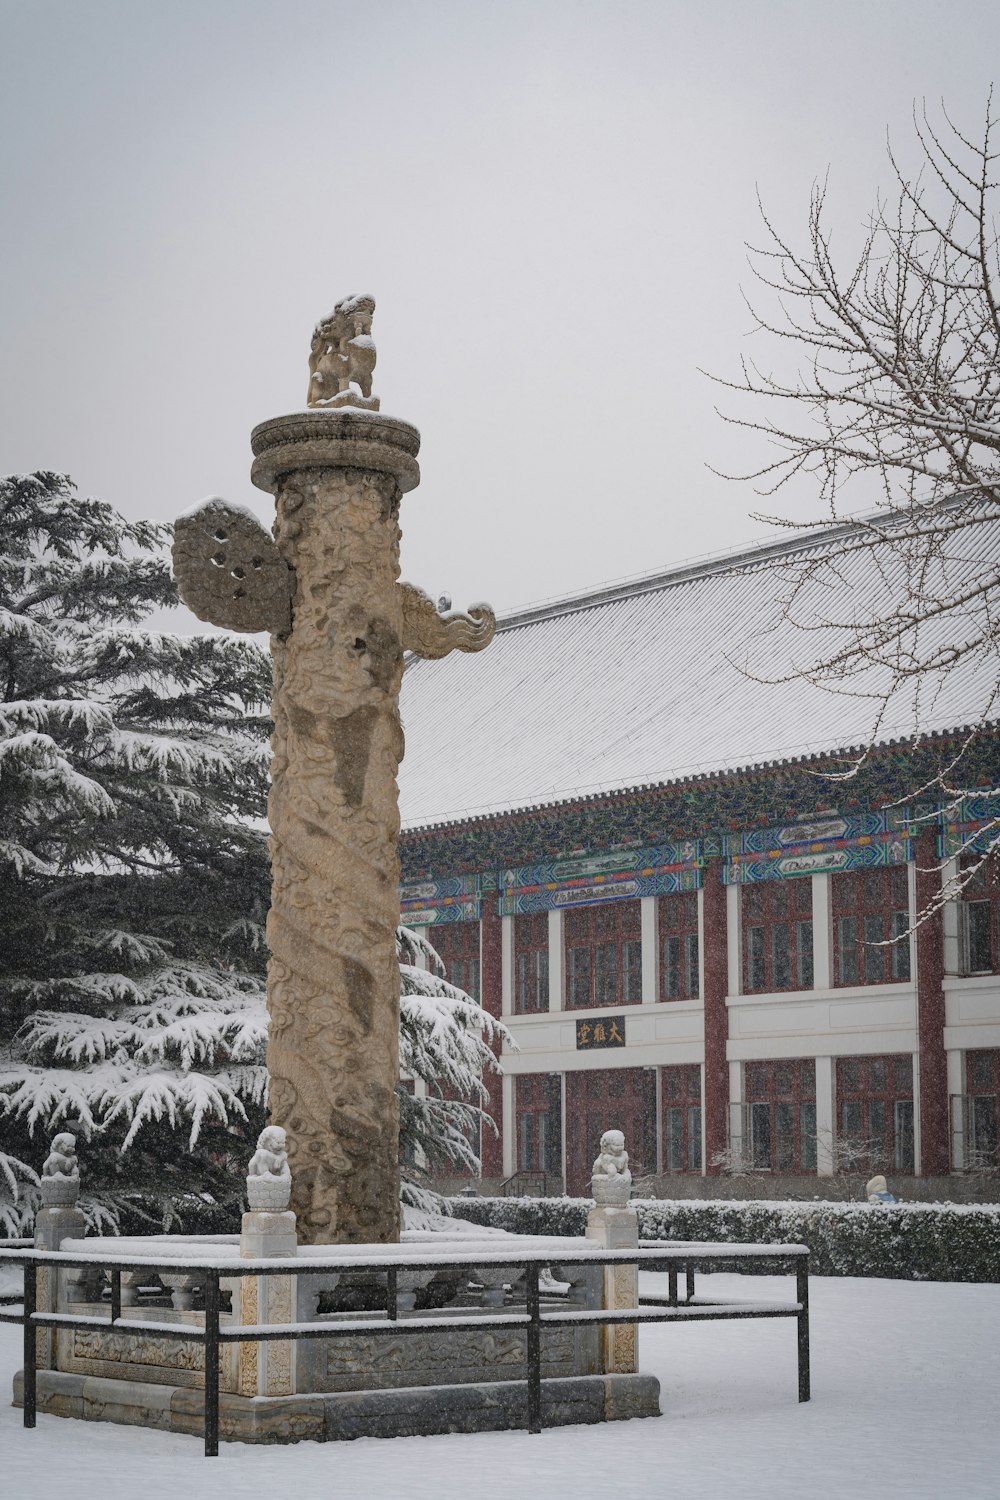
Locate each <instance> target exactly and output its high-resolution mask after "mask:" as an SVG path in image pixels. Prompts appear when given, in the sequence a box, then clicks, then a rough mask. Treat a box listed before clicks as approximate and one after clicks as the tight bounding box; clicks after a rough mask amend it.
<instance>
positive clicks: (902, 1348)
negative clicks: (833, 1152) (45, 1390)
mask: <svg viewBox="0 0 1000 1500" xmlns="http://www.w3.org/2000/svg"><path fill="white" fill-rule="evenodd" d="M643 1279H644V1281H645V1282H647V1283H648V1284H649V1285H650V1286H652V1285H653V1284H654V1283H656V1284H658V1283H661V1282H663V1281H665V1278H662V1277H654V1276H649V1277H648V1278H647V1277H644V1278H643ZM709 1286H712V1287H713V1288H716V1289H719V1290H723V1291H725V1292H726V1293H727V1294H728V1295H731V1296H743V1297H750V1296H752V1297H754V1298H764V1297H779V1298H781V1299H782V1300H784V1299H786V1298H788V1297H790V1296H791V1282H790V1281H788V1280H786V1279H784V1278H780V1277H775V1278H766V1279H765V1278H762V1277H761V1278H758V1277H755V1278H753V1279H752V1280H750V1279H743V1278H740V1277H737V1276H716V1277H705V1278H699V1287H698V1289H699V1292H702V1291H703V1290H705V1291H707V1289H708V1287H709ZM811 1311H812V1347H813V1359H812V1371H813V1399H812V1402H811V1403H810V1404H809V1405H807V1406H799V1405H798V1403H797V1401H796V1383H795V1324H794V1321H792V1320H788V1321H785V1320H782V1321H780V1322H773V1323H771V1322H758V1323H744V1324H738V1323H730V1324H726V1323H708V1324H702V1325H697V1324H686V1325H685V1324H680V1325H676V1326H673V1327H669V1328H653V1329H649V1328H646V1329H643V1330H642V1332H641V1339H640V1348H641V1363H642V1367H643V1369H645V1370H649V1371H651V1372H652V1373H654V1374H656V1375H657V1376H658V1377H659V1379H660V1382H661V1387H662V1398H661V1399H662V1406H663V1411H664V1416H663V1417H662V1418H660V1419H659V1420H658V1421H657V1420H645V1421H636V1422H627V1423H624V1422H623V1423H618V1424H615V1425H614V1426H600V1427H563V1428H559V1429H556V1430H553V1431H550V1432H544V1433H542V1434H541V1435H540V1436H538V1437H529V1436H528V1435H527V1434H526V1433H522V1432H508V1433H484V1434H482V1435H480V1436H475V1435H469V1436H457V1437H430V1438H399V1439H396V1440H394V1441H377V1440H371V1441H363V1442H356V1443H329V1444H313V1443H299V1444H297V1445H295V1446H293V1447H287V1448H252V1447H247V1446H244V1445H242V1444H238V1443H232V1444H223V1446H222V1452H221V1455H220V1457H219V1458H217V1459H206V1458H203V1457H202V1456H201V1451H200V1441H199V1440H197V1439H195V1438H185V1437H174V1436H170V1435H167V1434H164V1433H156V1432H144V1431H142V1430H140V1429H137V1428H131V1427H127V1428H126V1427H113V1426H110V1425H106V1424H104V1423H84V1422H74V1421H67V1420H65V1419H62V1418H58V1417H46V1416H41V1417H39V1419H38V1427H37V1428H36V1430H35V1431H34V1432H25V1431H24V1430H23V1429H22V1427H21V1425H20V1424H21V1413H20V1412H19V1411H15V1410H13V1408H11V1407H8V1406H0V1493H2V1494H3V1495H4V1496H5V1497H6V1496H9V1497H10V1500H27V1497H30V1496H31V1495H32V1494H33V1493H35V1492H36V1490H37V1489H40V1488H44V1490H45V1491H46V1492H53V1491H54V1492H56V1493H60V1492H64V1493H66V1494H67V1495H72V1496H73V1497H74V1500H119V1497H122V1500H124V1497H126V1496H128V1497H131V1496H139V1497H141V1500H178V1497H179V1496H182V1497H183V1500H208V1497H210V1496H211V1497H223V1500H244V1497H249V1496H255V1497H256V1496H259V1495H261V1494H268V1493H271V1494H277V1495H281V1496H288V1497H289V1500H320V1497H322V1500H331V1497H334V1496H338V1495H346V1496H354V1497H358V1500H369V1497H371V1500H383V1497H384V1500H399V1497H403V1500H452V1497H454V1500H459V1497H461V1500H469V1497H470V1496H475V1495H477V1494H478V1495H483V1496H488V1497H489V1500H548V1497H560V1500H561V1497H563V1496H566V1497H569V1496H573V1495H580V1496H595V1497H596V1496H601V1497H604V1496H612V1497H614V1500H618V1497H626V1500H631V1497H636V1500H638V1497H640V1496H641V1497H643V1500H659V1497H661V1496H662V1497H664V1500H716V1497H725V1500H786V1497H787V1500H792V1497H794V1500H802V1497H803V1496H806V1497H808V1500H866V1497H873V1500H874V1497H876V1496H878V1497H879V1500H894V1497H897V1496H898V1497H904V1496H905V1497H906V1500H914V1497H921V1500H922V1497H928V1500H932V1497H933V1500H938V1497H946V1496H947V1497H962V1500H980V1497H982V1500H986V1497H989V1500H995V1497H996V1496H997V1495H998V1494H1000V1424H998V1421H997V1405H996V1398H997V1375H998V1368H1000V1364H998V1356H1000V1286H966V1285H942V1284H926V1283H923V1284H922V1283H914V1282H905V1281H861V1280H846V1279H845V1280H835V1279H829V1278H816V1279H814V1280H813V1281H812V1283H811ZM19 1348H20V1329H19V1328H13V1327H10V1326H9V1325H0V1389H2V1390H3V1391H9V1390H10V1380H11V1377H12V1375H13V1372H14V1370H15V1368H16V1367H17V1365H18V1363H19V1360H18V1353H19Z"/></svg>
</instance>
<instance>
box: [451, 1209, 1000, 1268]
mask: <svg viewBox="0 0 1000 1500" xmlns="http://www.w3.org/2000/svg"><path fill="white" fill-rule="evenodd" d="M450 1206H451V1208H452V1209H453V1212H454V1214H455V1216H456V1217H457V1218H462V1219H467V1220H469V1221H470V1222H471V1223H473V1224H484V1225H489V1226H490V1227H491V1228H494V1229H507V1230H509V1231H510V1232H511V1233H513V1234H557V1235H562V1234H566V1235H578V1234H583V1232H584V1230H585V1228H586V1223H587V1211H588V1209H589V1208H590V1207H591V1203H590V1200H589V1199H587V1198H454V1199H451V1200H450ZM632 1207H633V1208H635V1209H637V1210H638V1214H639V1233H640V1235H641V1236H642V1238H643V1239H674V1240H702V1241H714V1242H715V1243H719V1242H723V1243H736V1244H739V1243H752V1244H780V1243H785V1244H789V1243H795V1244H803V1245H808V1246H809V1249H810V1251H811V1257H810V1269H811V1271H812V1272H813V1274H814V1275H817V1276H885V1277H890V1278H893V1279H895V1280H899V1281H1000V1207H997V1206H994V1205H990V1206H977V1207H972V1206H968V1205H966V1204H948V1203H945V1204H940V1203H934V1204H929V1203H899V1204H894V1205H889V1204H884V1205H881V1206H879V1207H877V1208H875V1207H869V1205H868V1204H866V1203H829V1202H823V1203H767V1202H753V1203H740V1202H733V1201H730V1200H724V1201H704V1200H697V1201H695V1200H691V1199H683V1200H668V1199H662V1198H649V1199H634V1200H633V1203H632Z"/></svg>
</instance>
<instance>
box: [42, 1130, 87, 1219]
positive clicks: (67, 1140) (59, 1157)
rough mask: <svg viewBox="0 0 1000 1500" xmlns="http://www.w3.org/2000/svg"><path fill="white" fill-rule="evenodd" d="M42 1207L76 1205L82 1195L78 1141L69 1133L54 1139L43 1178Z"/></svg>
mask: <svg viewBox="0 0 1000 1500" xmlns="http://www.w3.org/2000/svg"><path fill="white" fill-rule="evenodd" d="M41 1189H42V1207H43V1208H52V1207H54V1206H56V1205H57V1204H66V1203H75V1202H76V1200H77V1197H78V1196H79V1193H80V1168H79V1165H78V1163H77V1160H76V1140H75V1139H74V1137H73V1136H71V1135H70V1134H69V1133H68V1132H67V1131H64V1132H63V1133H62V1134H61V1135H57V1136H55V1137H54V1138H53V1141H52V1145H51V1146H50V1148H49V1154H48V1156H47V1157H46V1158H45V1165H44V1166H43V1167H42V1177H41Z"/></svg>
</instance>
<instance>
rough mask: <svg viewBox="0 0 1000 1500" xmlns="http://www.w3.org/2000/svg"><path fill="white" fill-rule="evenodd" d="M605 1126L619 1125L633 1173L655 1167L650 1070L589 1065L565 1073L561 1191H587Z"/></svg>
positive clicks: (584, 1195)
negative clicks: (590, 1067)
mask: <svg viewBox="0 0 1000 1500" xmlns="http://www.w3.org/2000/svg"><path fill="white" fill-rule="evenodd" d="M606 1130H621V1131H622V1132H623V1133H624V1135H625V1149H626V1150H627V1151H628V1154H629V1165H630V1167H631V1169H632V1176H633V1177H641V1176H642V1175H643V1174H644V1173H646V1172H655V1171H656V1070H655V1069H654V1068H595V1069H593V1071H587V1072H582V1071H581V1072H573V1073H567V1074H566V1191H567V1192H568V1193H570V1194H571V1195H572V1196H574V1197H578V1198H589V1197H590V1174H591V1171H592V1169H593V1166H594V1161H595V1160H596V1158H597V1154H598V1152H599V1150H600V1146H601V1136H602V1135H603V1134H604V1132H605V1131H606Z"/></svg>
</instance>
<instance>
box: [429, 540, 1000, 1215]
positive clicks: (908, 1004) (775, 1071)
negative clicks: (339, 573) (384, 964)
mask: <svg viewBox="0 0 1000 1500" xmlns="http://www.w3.org/2000/svg"><path fill="white" fill-rule="evenodd" d="M841 535H842V534H841V533H839V532H837V531H835V530H831V531H830V532H828V533H825V534H823V535H822V536H821V537H820V538H817V537H816V535H815V534H813V535H812V536H811V537H810V538H809V539H808V541H806V542H802V541H800V540H793V541H791V542H783V543H780V544H778V545H767V546H762V547H758V548H755V549H750V550H748V551H746V552H744V553H742V554H740V555H730V556H727V557H725V558H722V559H715V560H710V561H707V562H704V563H699V564H696V565H694V566H688V567H683V568H677V569H675V570H673V571H670V572H665V573H660V574H656V575H653V576H650V577H647V578H642V579H639V580H634V581H630V582H628V583H624V584H621V585H618V586H614V587H608V588H603V589H600V590H597V591H594V592H592V593H589V594H584V595H580V596H577V597H574V598H569V599H562V600H559V601H556V602H553V603H548V604H544V605H541V606H539V607H536V608H531V609H526V610H523V611H521V612H519V613H517V614H514V615H510V616H508V617H507V618H506V619H502V620H501V621H500V623H499V626H498V632H497V637H496V640H495V642H494V644H493V645H492V647H491V648H490V649H489V651H488V652H486V653H485V654H484V655H483V656H481V657H479V658H478V659H476V660H475V662H470V661H469V660H468V659H467V658H464V657H461V656H452V657H449V658H447V659H446V660H443V661H424V660H420V661H417V660H414V661H413V662H411V663H410V664H409V667H408V670H407V672H406V676H405V680H404V685H403V699H402V707H403V717H404V724H405V727H406V734H407V756H406V760H405V761H404V763H403V768H402V774H401V798H402V810H403V819H404V834H403V842H402V853H403V871H404V885H403V888H402V893H401V907H402V913H403V920H404V921H405V922H406V923H407V924H408V925H411V926H415V927H418V928H420V929H422V930H424V931H425V932H426V934H427V936H428V937H429V938H430V939H431V941H432V942H433V943H434V945H435V947H436V948H437V950H438V951H439V952H440V954H441V955H442V957H443V959H444V961H445V964H446V966H447V970H448V973H449V976H450V977H451V978H452V979H453V981H454V982H455V983H456V984H458V985H460V986H462V987H463V988H464V989H466V990H468V991H469V992H470V993H472V994H474V995H475V996H476V997H477V998H479V999H481V1000H482V1002H483V1004H484V1005H485V1006H486V1007H487V1008H488V1009H489V1010H491V1011H492V1012H493V1013H494V1014H497V1015H502V1016H503V1018H504V1020H505V1021H506V1022H507V1024H508V1026H509V1027H510V1030H511V1031H512V1033H513V1034H514V1036H515V1038H516V1040H517V1046H518V1050H517V1051H516V1052H513V1051H511V1052H505V1053H504V1055H503V1057H502V1066H503V1079H502V1083H499V1084H494V1086H493V1089H492V1093H493V1099H492V1103H491V1109H492V1111H493V1113H494V1116H495V1119H496V1122H497V1124H498V1127H499V1136H498V1138H497V1139H496V1140H494V1139H493V1138H492V1137H491V1136H490V1134H489V1133H485V1132H484V1139H483V1178H484V1185H485V1186H486V1187H488V1188H491V1189H495V1188H496V1187H497V1186H498V1185H499V1184H500V1183H501V1182H504V1181H507V1180H509V1179H516V1181H515V1183H514V1186H515V1187H517V1186H525V1187H527V1186H530V1185H531V1184H532V1183H533V1182H537V1183H538V1184H539V1185H540V1184H541V1175H540V1174H543V1173H544V1174H546V1187H547V1188H548V1189H549V1190H550V1191H551V1190H553V1189H555V1190H559V1189H560V1188H561V1186H562V1185H563V1184H564V1185H565V1188H566V1190H567V1191H569V1192H571V1193H572V1192H581V1191H585V1190H586V1184H587V1181H588V1178H589V1171H590V1165H591V1162H592V1161H593V1159H594V1156H595V1154H596V1149H597V1142H598V1140H599V1137H600V1134H601V1132H602V1131H603V1130H604V1129H606V1128H608V1127H610V1126H618V1127H620V1128H622V1129H623V1130H624V1131H625V1133H626V1136H627V1138H628V1143H629V1149H630V1151H631V1153H632V1158H633V1164H634V1166H636V1167H637V1175H640V1174H642V1173H643V1172H645V1173H647V1174H649V1175H654V1174H655V1175H656V1176H658V1177H660V1178H662V1179H671V1181H670V1182H664V1183H661V1184H660V1185H661V1187H668V1188H669V1190H671V1191H673V1192H682V1193H683V1192H699V1191H706V1190H708V1189H709V1187H710V1188H711V1190H712V1191H716V1190H717V1189H718V1187H719V1184H718V1182H717V1181H716V1182H714V1183H712V1184H707V1183H704V1182H700V1179H702V1178H704V1177H713V1176H715V1177H717V1175H718V1174H719V1173H722V1172H726V1171H727V1170H732V1169H734V1168H736V1169H744V1168H750V1169H752V1170H754V1171H757V1172H763V1173H770V1174H772V1176H774V1177H779V1176H785V1175H795V1176H798V1177H800V1178H801V1177H802V1176H818V1177H819V1178H823V1177H831V1176H833V1175H835V1174H836V1173H838V1172H839V1171H841V1170H844V1169H850V1170H860V1171H868V1170H869V1169H870V1170H871V1171H873V1172H874V1171H875V1170H879V1171H886V1172H888V1173H889V1174H890V1175H899V1174H913V1175H915V1176H918V1177H923V1178H933V1177H940V1176H941V1175H943V1174H947V1173H949V1172H951V1171H960V1170H963V1169H965V1168H968V1167H970V1166H984V1165H989V1164H991V1163H992V1164H993V1165H996V1160H997V1101H998V1092H1000V898H998V885H997V883H996V880H995V879H994V877H993V872H992V871H991V870H990V869H989V868H985V869H983V870H982V871H980V872H979V873H978V874H977V875H976V877H975V879H974V881H973V882H972V883H971V884H970V885H969V886H967V887H966V888H965V889H964V891H963V892H962V893H961V899H956V900H951V901H948V902H947V903H945V905H944V906H943V908H942V909H941V910H940V911H937V912H935V913H934V914H932V915H930V916H929V917H927V918H926V920H923V921H921V922H920V923H919V924H918V925H917V926H916V927H915V928H914V927H913V923H914V917H915V914H916V913H917V912H920V911H924V910H925V909H926V908H927V906H928V903H929V902H930V901H931V900H932V897H933V896H934V893H935V891H937V890H940V888H941V883H942V879H943V878H945V879H946V878H947V877H948V875H949V874H950V873H952V872H953V871H954V870H955V869H956V868H958V864H959V861H960V859H964V860H968V859H969V858H970V856H973V855H974V851H975V849H976V847H977V844H976V840H977V837H978V839H979V842H980V844H982V842H983V840H984V839H985V838H986V837H987V827H988V820H989V819H990V817H991V816H993V815H995V814H996V813H997V811H1000V804H998V803H997V802H996V801H995V800H994V801H993V802H991V800H990V798H989V797H988V796H986V795H980V796H976V795H971V796H968V797H966V798H965V799H964V800H963V801H962V802H961V803H960V804H959V805H957V806H956V805H951V806H946V805H945V803H944V800H943V798H942V797H941V795H940V794H937V793H935V794H933V795H931V794H928V793H927V792H922V791H921V789H922V788H926V787H927V786H928V784H931V783H932V782H933V777H934V775H935V773H936V772H937V771H938V770H939V769H940V768H941V767H942V766H943V765H946V764H947V763H948V762H949V761H950V759H951V758H952V757H953V756H954V754H955V752H956V750H957V749H958V747H959V745H960V744H961V743H963V742H964V740H965V737H966V736H965V732H964V730H963V725H964V724H965V723H966V722H967V720H968V719H969V718H971V717H973V716H974V715H975V714H977V713H978V711H979V708H980V705H981V703H982V701H983V692H982V687H983V680H982V669H977V668H975V667H973V666H969V667H967V668H964V669H962V670H955V671H953V672H951V673H950V674H948V675H947V676H945V677H943V678H942V680H941V681H940V682H939V683H935V684H934V687H935V691H934V692H933V693H926V694H925V696H924V697H923V698H919V697H914V698H913V699H912V700H910V701H908V702H906V703H902V702H900V703H899V704H897V706H896V707H895V709H894V714H895V717H894V718H892V719H886V720H885V721H884V723H883V725H882V729H881V732H880V737H879V743H878V745H877V747H876V748H875V750H874V752H873V753H872V754H871V755H870V757H869V758H868V760H867V761H866V763H865V764H864V765H863V767H862V768H861V770H860V771H858V773H857V774H856V775H855V776H853V777H851V778H850V779H848V780H831V779H830V776H829V774H824V773H830V772H836V771H837V770H842V769H843V766H844V764H845V763H846V761H847V760H848V759H849V754H850V750H851V747H852V746H854V747H856V746H858V745H863V744H864V743H865V741H866V737H867V735H868V733H869V731H870V725H871V712H872V710H871V704H870V702H869V701H867V700H863V699H856V698H853V697H849V696H848V697H843V696H837V695H834V694H831V693H829V692H827V691H823V690H821V689H820V688H817V687H815V686H812V685H811V684H809V683H808V682H806V681H805V680H803V679H802V678H800V677H795V678H793V679H792V680H785V681H776V680H774V679H777V678H779V677H787V675H788V671H789V662H790V661H792V660H793V659H794V658H796V657H798V658H805V656H806V653H807V651H808V650H810V649H813V648H812V647H811V644H810V642H809V641H806V640H804V639H803V637H802V635H801V634H799V633H798V632H797V631H796V630H795V629H794V627H793V626H792V625H790V624H789V622H788V618H787V611H785V610H784V609H783V608H782V607H781V597H782V595H781V587H780V580H781V578H782V577H783V576H784V572H785V570H786V569H787V568H789V567H793V566H795V565H796V564H797V563H799V562H801V560H802V558H803V557H804V556H806V555H807V553H808V555H814V554H815V553H816V552H817V551H818V550H821V549H822V548H824V547H827V548H834V547H836V545H837V542H838V537H840V536H841ZM982 542H983V537H982V536H979V537H978V539H977V544H978V545H980V546H981V545H982ZM987 544H988V545H989V546H990V547H991V548H996V551H997V553H998V555H1000V527H998V528H995V529H994V531H993V533H990V534H989V535H988V536H987ZM866 569H868V563H867V562H866V561H865V560H864V559H861V560H859V559H855V560H853V561H851V560H848V561H847V562H845V564H844V565H843V566H842V568H841V577H842V581H843V588H844V590H845V591H846V592H851V591H852V590H856V591H857V592H858V593H859V594H863V593H864V592H865V591H867V590H868V589H870V588H871V587H875V586H877V582H875V581H873V577H872V574H871V571H870V569H868V571H866ZM852 570H853V572H852ZM801 602H802V600H801V599H800V603H801ZM813 602H814V605H815V607H816V609H817V610H819V609H820V604H819V602H817V601H816V600H814V601H813ZM806 603H807V604H808V597H807V596H806ZM748 652H749V666H747V665H745V664H744V658H745V657H747V655H748ZM995 671H996V668H995V663H994V665H993V672H994V677H995ZM960 774H961V776H962V779H963V784H964V785H966V786H971V787H981V788H983V789H984V791H985V789H988V788H991V787H992V788H995V787H997V785H998V784H1000V737H998V736H997V733H996V730H995V728H993V729H989V730H987V731H984V732H983V733H981V734H980V735H979V736H978V737H977V739H976V740H975V742H974V744H973V746H972V748H971V749H970V750H968V751H967V752H966V754H965V756H964V757H963V761H962V770H961V773H960ZM522 1174H527V1175H522ZM821 1186H822V1184H820V1183H817V1190H819V1189H820V1188H821Z"/></svg>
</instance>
